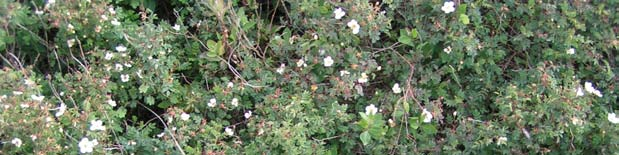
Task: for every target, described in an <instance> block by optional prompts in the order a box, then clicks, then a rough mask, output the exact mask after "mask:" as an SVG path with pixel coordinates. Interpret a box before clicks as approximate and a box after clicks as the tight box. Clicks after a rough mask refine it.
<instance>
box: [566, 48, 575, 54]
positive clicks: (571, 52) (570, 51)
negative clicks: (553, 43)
mask: <svg viewBox="0 0 619 155" xmlns="http://www.w3.org/2000/svg"><path fill="white" fill-rule="evenodd" d="M574 53H576V50H575V49H574V48H570V49H568V50H567V54H570V55H572V54H574Z"/></svg>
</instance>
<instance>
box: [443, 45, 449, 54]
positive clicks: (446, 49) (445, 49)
mask: <svg viewBox="0 0 619 155" xmlns="http://www.w3.org/2000/svg"><path fill="white" fill-rule="evenodd" d="M443 52H445V53H447V54H449V53H451V46H447V47H446V48H443Z"/></svg>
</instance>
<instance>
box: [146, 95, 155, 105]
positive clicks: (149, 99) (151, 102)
mask: <svg viewBox="0 0 619 155" xmlns="http://www.w3.org/2000/svg"><path fill="white" fill-rule="evenodd" d="M146 104H148V105H154V104H155V98H153V97H152V96H148V97H146Z"/></svg>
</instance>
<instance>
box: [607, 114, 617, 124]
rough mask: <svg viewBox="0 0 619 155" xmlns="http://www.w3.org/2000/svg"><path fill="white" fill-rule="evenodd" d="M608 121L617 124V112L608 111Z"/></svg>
mask: <svg viewBox="0 0 619 155" xmlns="http://www.w3.org/2000/svg"><path fill="white" fill-rule="evenodd" d="M608 121H610V122H611V123H613V124H617V123H619V118H617V115H615V113H608Z"/></svg>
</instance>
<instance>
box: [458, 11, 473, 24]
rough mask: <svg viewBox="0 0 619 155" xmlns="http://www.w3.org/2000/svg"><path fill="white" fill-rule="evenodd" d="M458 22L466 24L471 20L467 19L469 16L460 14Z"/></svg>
mask: <svg viewBox="0 0 619 155" xmlns="http://www.w3.org/2000/svg"><path fill="white" fill-rule="evenodd" d="M460 22H462V24H464V25H467V24H469V23H470V22H471V21H470V20H469V16H468V15H466V14H460Z"/></svg>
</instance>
